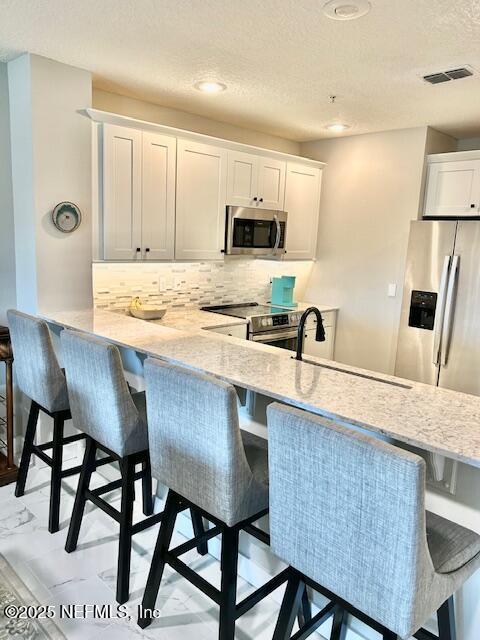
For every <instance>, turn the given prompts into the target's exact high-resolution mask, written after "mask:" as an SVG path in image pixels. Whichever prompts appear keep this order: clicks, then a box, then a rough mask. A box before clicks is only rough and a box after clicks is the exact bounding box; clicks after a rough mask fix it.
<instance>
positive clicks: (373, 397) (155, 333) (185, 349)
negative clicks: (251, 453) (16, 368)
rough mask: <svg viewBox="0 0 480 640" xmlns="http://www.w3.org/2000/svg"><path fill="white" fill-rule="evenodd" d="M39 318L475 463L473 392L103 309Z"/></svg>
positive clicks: (478, 425) (479, 434)
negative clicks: (295, 355) (301, 358)
mask: <svg viewBox="0 0 480 640" xmlns="http://www.w3.org/2000/svg"><path fill="white" fill-rule="evenodd" d="M41 315H42V317H44V318H45V319H46V320H47V321H49V322H50V323H52V324H55V325H59V326H61V327H68V328H71V329H75V330H78V331H84V332H86V333H89V334H92V335H96V336H99V337H101V338H104V339H106V340H109V341H110V342H113V343H115V344H117V345H120V346H122V347H126V348H129V349H133V350H134V351H136V352H138V353H140V354H144V355H147V356H152V357H157V358H161V359H163V360H166V361H168V362H171V363H176V364H179V365H184V366H187V367H190V368H192V369H195V370H197V371H202V372H205V373H208V374H211V375H214V376H217V377H218V378H221V379H222V380H225V381H227V382H230V383H232V384H235V385H236V386H238V387H243V388H245V389H250V390H252V391H256V392H258V393H261V394H264V395H265V396H269V397H271V398H273V399H276V400H279V401H281V402H285V403H287V404H290V405H292V406H295V407H299V408H302V409H306V410H308V411H311V412H312V413H315V414H317V415H321V416H325V417H327V418H331V419H333V420H334V421H335V422H337V423H339V424H342V425H344V426H349V425H351V426H358V427H362V428H364V429H367V430H369V431H371V432H373V433H374V434H375V433H376V434H380V435H383V436H388V437H390V438H394V439H395V440H398V441H400V442H403V443H405V444H408V445H413V446H416V447H419V448H421V449H424V450H426V451H431V452H434V453H440V454H443V455H445V456H447V457H449V458H452V459H454V460H458V461H460V462H464V463H466V464H470V465H473V466H476V467H480V397H477V396H473V395H469V394H465V393H459V392H456V391H450V390H447V389H440V388H437V387H432V386H429V385H425V384H421V383H417V382H412V381H410V380H404V379H401V378H396V377H393V376H388V375H384V374H379V373H376V372H372V371H366V370H363V369H358V368H355V367H350V366H348V365H343V364H341V363H338V362H332V361H329V360H322V359H320V358H312V357H310V356H309V357H308V359H309V360H311V361H313V362H316V363H317V364H321V365H324V366H320V367H319V366H317V365H316V364H311V363H309V362H299V361H297V360H295V359H293V358H292V355H291V352H288V351H284V350H281V349H276V348H273V347H268V346H266V345H260V344H257V343H254V342H250V341H245V340H241V339H236V338H230V337H226V336H222V335H219V334H216V333H210V332H207V331H202V330H183V331H181V330H178V329H174V328H171V327H166V326H161V325H159V324H155V323H150V322H145V321H143V320H137V319H135V318H132V317H128V316H124V315H120V314H117V313H113V312H110V311H104V310H98V309H97V310H94V309H88V310H83V311H56V312H48V313H42V314H41ZM230 320H231V319H230ZM338 369H341V371H339V370H338ZM392 383H393V384H392Z"/></svg>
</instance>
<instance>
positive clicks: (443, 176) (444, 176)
mask: <svg viewBox="0 0 480 640" xmlns="http://www.w3.org/2000/svg"><path fill="white" fill-rule="evenodd" d="M467 153H470V152H467ZM448 155H449V157H452V156H454V154H448ZM460 155H462V156H463V155H464V154H459V156H460ZM479 214H480V158H478V159H475V158H472V159H460V158H459V159H458V160H448V161H445V162H438V161H432V160H430V159H429V164H428V171H427V184H426V192H425V209H424V215H425V216H433V217H448V216H453V217H466V216H478V215H479Z"/></svg>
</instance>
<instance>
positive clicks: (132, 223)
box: [103, 124, 142, 260]
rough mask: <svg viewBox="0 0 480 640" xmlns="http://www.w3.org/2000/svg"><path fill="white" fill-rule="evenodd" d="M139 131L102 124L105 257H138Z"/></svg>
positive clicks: (139, 230)
mask: <svg viewBox="0 0 480 640" xmlns="http://www.w3.org/2000/svg"><path fill="white" fill-rule="evenodd" d="M141 163H142V132H141V131H137V130H136V129H130V128H128V127H120V126H117V125H113V124H105V125H104V126H103V233H104V258H105V259H106V260H133V259H135V258H138V259H140V258H141V253H140V251H137V249H140V248H141V216H142V194H141V189H142V185H141V174H142V167H141Z"/></svg>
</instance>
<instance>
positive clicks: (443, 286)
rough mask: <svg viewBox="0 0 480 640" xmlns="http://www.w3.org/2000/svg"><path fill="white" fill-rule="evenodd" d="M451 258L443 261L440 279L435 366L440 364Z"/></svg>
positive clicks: (447, 257) (434, 345) (435, 333)
mask: <svg viewBox="0 0 480 640" xmlns="http://www.w3.org/2000/svg"><path fill="white" fill-rule="evenodd" d="M450 260H451V256H445V258H444V260H443V269H442V276H441V278H440V289H439V293H438V302H437V309H436V313H435V326H434V334H433V356H432V362H433V364H434V365H438V364H439V358H440V338H441V336H442V329H443V319H444V315H445V300H446V291H447V280H448V270H449V268H450Z"/></svg>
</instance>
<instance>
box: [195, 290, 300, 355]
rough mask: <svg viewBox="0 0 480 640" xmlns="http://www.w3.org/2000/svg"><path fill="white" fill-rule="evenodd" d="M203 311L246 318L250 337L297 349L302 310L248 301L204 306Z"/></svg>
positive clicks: (291, 349) (272, 344) (292, 349)
mask: <svg viewBox="0 0 480 640" xmlns="http://www.w3.org/2000/svg"><path fill="white" fill-rule="evenodd" d="M202 311H211V312H213V313H221V314H222V315H224V316H233V317H235V318H246V319H247V320H248V333H247V336H248V339H249V340H253V341H255V342H263V343H264V344H269V345H271V346H272V347H280V348H281V349H288V350H290V351H296V349H297V331H298V323H299V321H300V318H301V315H302V314H301V312H300V311H290V310H288V309H285V308H283V307H275V306H272V305H266V304H258V303H257V302H247V303H245V304H227V305H219V306H214V307H202Z"/></svg>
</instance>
